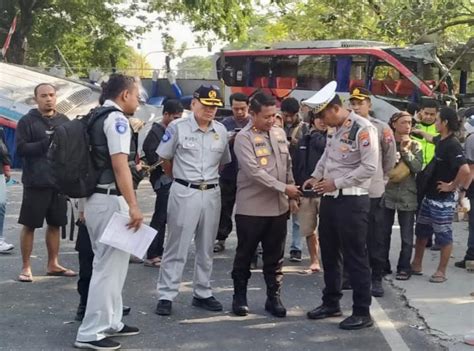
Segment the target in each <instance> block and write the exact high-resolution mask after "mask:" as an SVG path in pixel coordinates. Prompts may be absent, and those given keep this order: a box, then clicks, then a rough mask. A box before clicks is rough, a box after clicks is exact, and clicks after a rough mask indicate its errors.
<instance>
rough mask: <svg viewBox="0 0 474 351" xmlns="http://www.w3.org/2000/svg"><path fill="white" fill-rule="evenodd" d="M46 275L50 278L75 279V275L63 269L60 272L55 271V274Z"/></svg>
mask: <svg viewBox="0 0 474 351" xmlns="http://www.w3.org/2000/svg"><path fill="white" fill-rule="evenodd" d="M46 275H48V276H50V277H68V278H73V277H77V273H76V272H74V271H73V270H71V269H63V270H61V271H56V272H46Z"/></svg>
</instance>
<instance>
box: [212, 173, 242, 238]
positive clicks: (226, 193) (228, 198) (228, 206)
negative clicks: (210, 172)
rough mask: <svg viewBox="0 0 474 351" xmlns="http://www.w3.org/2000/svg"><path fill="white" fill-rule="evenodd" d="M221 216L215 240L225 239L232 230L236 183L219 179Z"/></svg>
mask: <svg viewBox="0 0 474 351" xmlns="http://www.w3.org/2000/svg"><path fill="white" fill-rule="evenodd" d="M219 185H220V188H221V204H222V207H221V217H220V220H219V229H218V230H217V238H216V239H217V240H227V238H228V237H229V234H230V233H231V232H232V213H233V211H234V205H235V194H236V193H237V183H236V182H233V181H229V180H224V179H221V180H220V181H219Z"/></svg>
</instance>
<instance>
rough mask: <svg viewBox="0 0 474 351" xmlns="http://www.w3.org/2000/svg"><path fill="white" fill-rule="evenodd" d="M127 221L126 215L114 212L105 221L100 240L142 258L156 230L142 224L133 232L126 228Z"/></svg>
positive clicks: (128, 218) (128, 219)
mask: <svg viewBox="0 0 474 351" xmlns="http://www.w3.org/2000/svg"><path fill="white" fill-rule="evenodd" d="M129 221H130V217H128V216H127V215H125V214H123V213H119V212H115V213H114V214H113V215H112V217H111V218H110V221H109V223H107V227H105V230H104V233H103V234H102V237H101V238H100V242H101V243H103V244H106V245H110V246H112V247H115V248H116V249H119V250H122V251H125V252H129V253H131V254H132V255H135V256H137V257H140V258H142V257H143V256H145V253H146V251H147V250H148V247H149V246H150V244H151V242H152V241H153V239H154V238H155V235H156V230H155V229H153V228H151V227H149V226H147V225H145V224H142V225H141V226H140V229H138V231H136V232H134V231H133V229H128V228H127V223H128V222H129Z"/></svg>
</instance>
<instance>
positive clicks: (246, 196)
mask: <svg viewBox="0 0 474 351" xmlns="http://www.w3.org/2000/svg"><path fill="white" fill-rule="evenodd" d="M234 152H235V155H236V156H237V160H238V164H239V173H238V174H237V194H236V202H235V203H236V211H235V213H236V214H241V215H247V216H261V217H264V216H268V217H275V216H280V215H282V214H284V213H286V212H288V209H289V206H288V197H287V196H286V195H285V189H286V185H287V184H294V183H295V182H294V180H293V173H292V170H291V157H290V154H289V150H288V143H287V140H286V134H285V131H284V130H283V129H281V128H277V127H273V128H272V129H271V130H270V132H269V133H266V132H260V131H257V130H256V129H255V128H253V126H252V123H251V122H250V123H249V124H248V125H247V126H246V127H245V128H244V129H242V131H240V132H239V133H238V134H237V136H236V138H235V143H234Z"/></svg>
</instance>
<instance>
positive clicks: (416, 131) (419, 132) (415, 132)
mask: <svg viewBox="0 0 474 351" xmlns="http://www.w3.org/2000/svg"><path fill="white" fill-rule="evenodd" d="M411 133H412V134H415V135H418V136H421V137H422V136H423V131H422V130H419V129H416V128H413V129H412V130H411Z"/></svg>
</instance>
